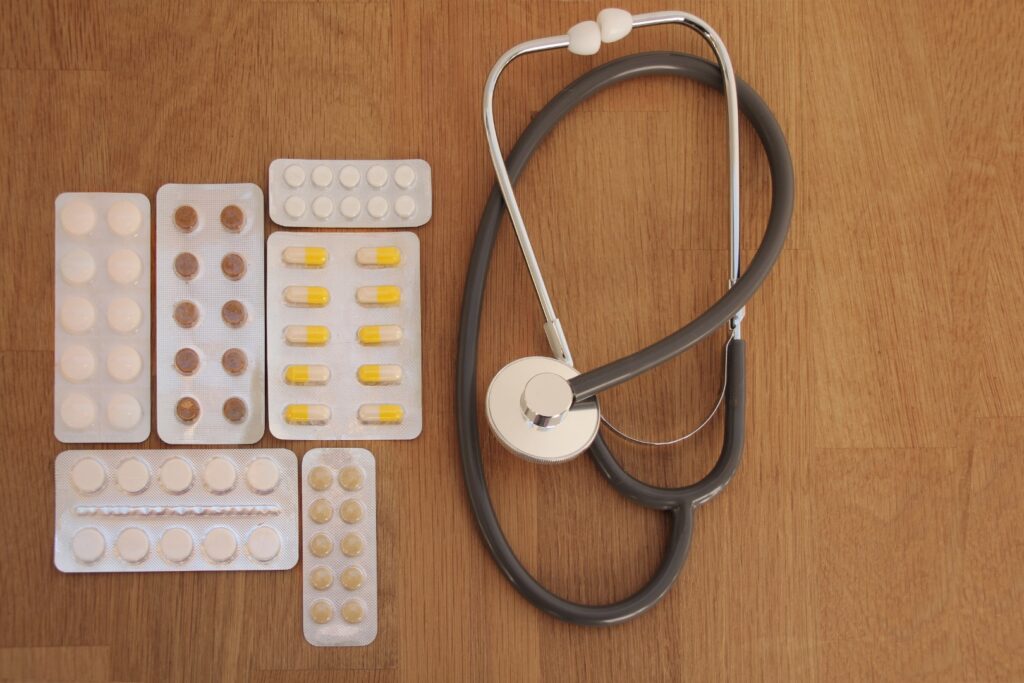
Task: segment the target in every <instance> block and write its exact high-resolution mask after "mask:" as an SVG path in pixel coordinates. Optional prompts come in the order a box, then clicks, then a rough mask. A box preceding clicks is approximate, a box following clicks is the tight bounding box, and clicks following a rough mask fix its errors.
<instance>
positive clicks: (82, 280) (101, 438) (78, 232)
mask: <svg viewBox="0 0 1024 683" xmlns="http://www.w3.org/2000/svg"><path fill="white" fill-rule="evenodd" d="M55 208H56V214H57V221H56V229H55V234H54V256H55V264H56V268H55V270H54V334H53V336H54V377H53V412H54V420H53V432H54V435H55V436H56V437H57V438H58V439H59V440H61V441H63V442H65V443H99V442H102V443H138V442H140V441H145V440H146V439H147V438H148V437H149V431H150V392H149V386H150V370H149V367H150V366H149V362H150V350H149V339H150V318H149V314H150V303H149V288H150V268H149V244H150V210H149V200H148V199H147V198H146V197H145V196H144V195H141V194H119V193H86V192H66V193H64V194H62V195H60V196H59V197H57V201H56V203H55Z"/></svg>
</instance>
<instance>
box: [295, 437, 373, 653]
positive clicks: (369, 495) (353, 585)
mask: <svg viewBox="0 0 1024 683" xmlns="http://www.w3.org/2000/svg"><path fill="white" fill-rule="evenodd" d="M302 539H303V541H302V542H303V547H302V633H303V635H305V637H306V640H307V641H309V642H310V643H311V644H313V645H319V646H325V647H345V646H358V645H369V644H370V643H372V642H373V640H374V639H375V638H376V637H377V471H376V461H375V460H374V458H373V454H372V453H370V452H369V451H368V450H365V449H363V448H315V449H313V450H311V451H309V452H308V453H306V455H304V456H303V458H302Z"/></svg>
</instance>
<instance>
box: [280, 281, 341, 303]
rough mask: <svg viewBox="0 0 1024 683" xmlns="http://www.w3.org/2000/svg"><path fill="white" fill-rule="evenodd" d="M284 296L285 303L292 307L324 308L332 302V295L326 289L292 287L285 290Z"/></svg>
mask: <svg viewBox="0 0 1024 683" xmlns="http://www.w3.org/2000/svg"><path fill="white" fill-rule="evenodd" d="M283 295H284V300H285V302H286V303H287V304H289V305H291V306H308V307H310V308H323V307H324V306H326V305H327V304H328V303H330V301H331V293H330V291H328V289H327V288H326V287H306V286H302V285H291V286H289V287H285V288H284V292H283Z"/></svg>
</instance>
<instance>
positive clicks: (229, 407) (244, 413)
mask: <svg viewBox="0 0 1024 683" xmlns="http://www.w3.org/2000/svg"><path fill="white" fill-rule="evenodd" d="M221 412H222V414H223V415H224V419H225V420H227V421H228V422H230V423H231V424H241V423H243V422H245V418H246V417H248V416H249V406H247V405H246V404H245V401H244V400H242V399H240V398H238V397H237V396H232V397H231V398H229V399H228V400H226V401H224V406H223V408H221Z"/></svg>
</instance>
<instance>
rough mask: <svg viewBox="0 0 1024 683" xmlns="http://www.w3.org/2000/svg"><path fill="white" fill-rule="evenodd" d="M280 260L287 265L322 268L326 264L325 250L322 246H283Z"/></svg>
mask: <svg viewBox="0 0 1024 683" xmlns="http://www.w3.org/2000/svg"><path fill="white" fill-rule="evenodd" d="M281 260H282V261H284V262H285V263H286V264H288V265H289V266H301V267H303V268H323V267H324V266H325V265H327V250H326V249H324V248H323V247H285V249H284V251H282V252H281Z"/></svg>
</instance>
